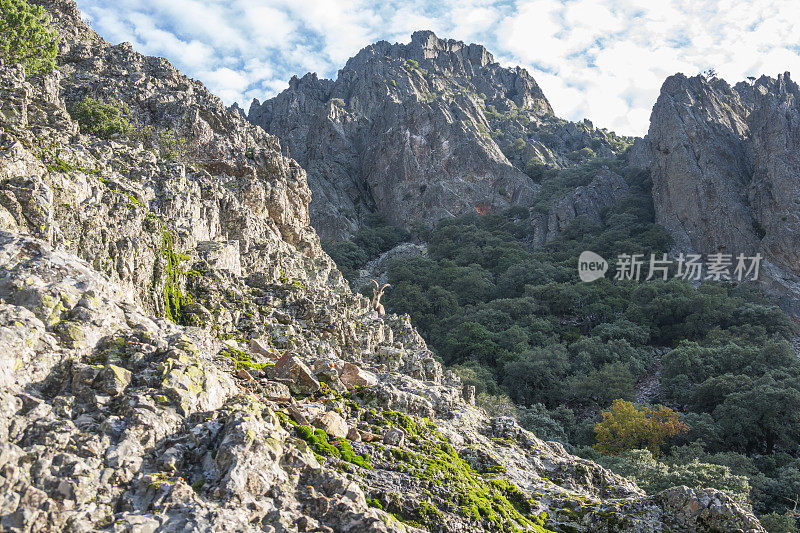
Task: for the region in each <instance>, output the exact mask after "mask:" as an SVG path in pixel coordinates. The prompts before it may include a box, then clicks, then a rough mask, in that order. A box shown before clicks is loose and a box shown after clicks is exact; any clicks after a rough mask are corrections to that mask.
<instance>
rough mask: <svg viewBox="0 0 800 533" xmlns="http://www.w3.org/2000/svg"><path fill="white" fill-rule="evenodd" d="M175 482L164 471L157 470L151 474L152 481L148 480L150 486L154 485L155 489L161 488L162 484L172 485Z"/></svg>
mask: <svg viewBox="0 0 800 533" xmlns="http://www.w3.org/2000/svg"><path fill="white" fill-rule="evenodd" d="M174 484H175V482H174V481H173V480H172V479H170V477H169V475H167V473H166V472H157V473H156V474H154V475H153V481H151V482H150V486H152V487H155V488H156V489H159V488H161V486H162V485H174Z"/></svg>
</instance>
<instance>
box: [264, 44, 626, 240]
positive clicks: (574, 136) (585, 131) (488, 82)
mask: <svg viewBox="0 0 800 533" xmlns="http://www.w3.org/2000/svg"><path fill="white" fill-rule="evenodd" d="M248 118H249V120H250V121H251V122H253V123H254V124H258V125H260V126H262V127H263V128H264V129H265V130H266V131H268V132H270V133H273V134H275V135H277V136H278V137H279V138H280V139H281V140H282V141H283V142H284V143H285V145H286V146H287V147H288V152H289V153H290V154H291V156H292V157H293V158H295V159H296V160H297V161H298V162H299V163H300V164H301V165H302V167H303V168H304V169H306V171H307V172H308V181H309V185H310V186H311V190H312V192H313V201H312V203H311V219H312V222H313V224H314V226H315V227H316V228H317V229H318V232H319V233H320V235H321V236H322V237H323V238H325V239H341V238H344V237H346V236H347V235H349V234H350V233H351V232H352V231H354V230H355V229H357V228H359V227H360V226H361V225H362V223H363V220H364V217H365V215H366V214H368V213H371V212H379V213H381V214H383V215H384V216H385V217H386V218H387V219H388V220H389V221H390V222H391V223H393V224H395V225H398V226H404V227H408V226H409V225H410V224H412V223H414V222H420V223H423V224H426V225H428V226H430V225H432V224H433V223H435V222H436V221H438V220H439V219H441V218H444V217H449V216H453V215H458V214H462V213H466V212H474V211H476V210H477V211H478V212H486V211H488V210H492V209H501V208H504V207H508V206H510V205H515V204H528V203H530V201H531V200H532V199H533V198H534V197H535V196H536V193H537V191H538V189H539V185H538V184H537V183H535V181H534V180H533V179H531V178H530V177H529V176H527V175H526V174H525V173H524V172H523V171H524V170H525V165H526V162H527V161H529V160H530V159H531V158H534V159H535V160H538V161H541V162H542V163H543V164H545V163H546V164H550V165H555V166H558V165H560V164H574V161H572V160H570V159H569V158H568V157H567V155H568V154H569V152H570V151H574V150H578V149H581V148H585V147H586V148H587V149H588V147H589V146H594V147H595V148H597V150H599V151H600V153H601V154H603V155H613V153H614V150H612V148H610V147H609V146H611V144H610V143H611V137H609V134H608V133H606V132H603V131H600V130H595V129H594V127H593V126H592V125H591V123H589V122H588V121H586V122H584V123H580V124H571V123H567V122H566V121H562V120H559V119H557V118H555V117H554V116H553V114H552V109H551V107H550V104H549V103H548V101H547V99H546V98H545V96H544V94H543V93H542V91H541V89H540V88H539V86H538V85H537V83H536V81H535V80H534V79H533V78H532V77H531V76H530V75H529V74H528V73H527V71H525V70H524V69H521V68H513V69H510V68H504V67H501V66H500V65H499V64H498V63H495V62H494V58H493V57H492V55H491V54H490V53H489V52H488V51H487V50H486V49H485V48H484V47H482V46H480V45H476V44H470V45H466V44H464V43H461V42H458V41H454V40H443V39H439V38H438V37H436V36H435V35H434V34H433V33H432V32H430V31H418V32H416V33H414V34H413V35H412V37H411V42H410V43H409V44H389V43H388V42H385V41H381V42H378V43H375V44H373V45H370V46H368V47H366V48H364V49H363V50H361V51H360V52H359V53H358V54H357V55H356V56H355V57H353V58H352V59H350V60H349V61H348V62H347V64H346V65H345V66H344V68H343V69H342V70H341V71H340V72H339V75H338V78H337V79H336V81H332V80H325V79H319V78H318V77H317V76H316V74H311V73H309V74H307V75H305V76H303V77H302V78H297V77H294V78H292V80H291V81H290V82H289V88H288V89H287V90H285V91H284V92H282V93H281V94H279V95H278V96H276V97H275V98H272V99H271V100H267V101H265V102H264V103H263V104H262V103H260V102H259V101H258V100H255V101H254V102H253V103H252V105H251V107H250V111H249V114H248ZM614 146H615V149H617V150H618V149H619V148H620V147H619V146H616V145H614ZM501 148H502V149H501ZM590 151H591V150H590Z"/></svg>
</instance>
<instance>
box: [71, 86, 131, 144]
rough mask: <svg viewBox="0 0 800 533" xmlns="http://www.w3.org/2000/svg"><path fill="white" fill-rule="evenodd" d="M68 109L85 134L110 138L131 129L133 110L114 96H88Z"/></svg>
mask: <svg viewBox="0 0 800 533" xmlns="http://www.w3.org/2000/svg"><path fill="white" fill-rule="evenodd" d="M68 111H69V114H70V116H71V117H72V118H73V119H74V120H76V121H77V122H78V124H79V125H80V127H81V133H84V134H88V135H95V136H97V137H101V138H104V139H108V138H109V137H111V136H112V135H125V134H127V133H128V132H129V131H130V130H131V123H132V121H133V117H132V115H131V110H130V109H129V108H128V106H127V105H125V103H124V102H121V101H119V100H116V99H114V98H110V97H109V98H92V97H90V96H87V97H85V98H84V99H83V100H81V101H80V102H78V103H77V104H75V105H72V106H70V107H69V108H68Z"/></svg>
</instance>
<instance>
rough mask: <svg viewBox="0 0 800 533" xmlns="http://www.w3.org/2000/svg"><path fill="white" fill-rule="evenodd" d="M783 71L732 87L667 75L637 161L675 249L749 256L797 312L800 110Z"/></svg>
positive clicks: (799, 289) (799, 296) (799, 307)
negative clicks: (761, 262) (646, 168)
mask: <svg viewBox="0 0 800 533" xmlns="http://www.w3.org/2000/svg"><path fill="white" fill-rule="evenodd" d="M798 96H800V94H798V86H797V84H796V83H794V82H793V81H792V80H791V79H790V78H789V74H788V73H787V74H783V75H780V76H778V78H777V79H773V78H769V77H766V76H764V77H762V78H760V79H759V80H756V81H753V82H752V84H750V83H739V84H737V85H736V86H735V87H731V86H730V85H728V84H727V83H726V82H725V81H723V80H719V79H710V80H709V79H706V78H705V77H702V76H696V77H694V78H686V77H685V76H683V75H680V74H678V75H675V76H672V77H670V78H669V79H667V81H666V82H665V83H664V86H663V87H662V90H661V95H660V96H659V98H658V101H657V103H656V105H655V107H654V108H653V114H652V117H651V125H650V131H649V133H648V136H647V138H646V140H645V142H643V143H642V144H641V145H640V146H639V147H637V149H636V151H635V152H636V157H635V160H636V161H638V162H639V164H647V162H648V159H649V163H650V165H651V175H652V178H653V199H654V201H655V208H656V219H657V222H659V223H661V224H663V225H664V226H665V227H666V228H667V229H669V230H670V232H671V233H672V234H673V236H674V237H675V240H676V248H678V249H679V250H680V251H692V250H695V251H697V252H701V253H717V252H723V253H729V254H734V255H736V254H739V253H744V254H746V255H752V254H754V253H756V252H761V253H762V254H763V255H764V256H765V257H766V259H767V260H768V263H767V264H766V265H765V278H766V280H767V283H768V285H769V286H770V288H771V289H772V290H773V292H775V293H776V294H777V295H778V296H779V297H781V298H782V300H783V304H784V307H785V308H786V309H787V310H789V311H790V312H792V313H793V314H798V313H800V303H798V302H800V284H798V281H800V278H798V275H800V247H798V243H800V144H798V140H800V126H798V124H800V107H798V106H799V105H800V104H798Z"/></svg>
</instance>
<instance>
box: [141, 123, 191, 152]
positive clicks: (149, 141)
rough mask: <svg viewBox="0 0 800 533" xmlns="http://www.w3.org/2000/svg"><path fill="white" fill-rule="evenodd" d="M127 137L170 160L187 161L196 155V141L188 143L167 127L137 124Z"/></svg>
mask: <svg viewBox="0 0 800 533" xmlns="http://www.w3.org/2000/svg"><path fill="white" fill-rule="evenodd" d="M129 137H130V139H131V140H132V141H134V142H141V143H142V145H144V146H145V148H148V149H150V150H152V151H153V152H155V153H156V154H157V155H158V156H159V157H161V158H164V159H169V160H170V161H189V160H191V159H193V158H194V157H196V156H197V143H196V142H195V143H194V144H192V143H190V142H189V141H187V140H186V139H184V138H183V137H181V136H179V135H178V133H177V132H176V131H175V130H172V129H169V128H160V129H159V128H154V127H153V126H149V125H148V126H141V125H137V126H134V127H132V128H131V129H130V134H129Z"/></svg>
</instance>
